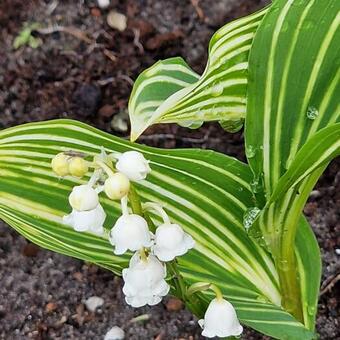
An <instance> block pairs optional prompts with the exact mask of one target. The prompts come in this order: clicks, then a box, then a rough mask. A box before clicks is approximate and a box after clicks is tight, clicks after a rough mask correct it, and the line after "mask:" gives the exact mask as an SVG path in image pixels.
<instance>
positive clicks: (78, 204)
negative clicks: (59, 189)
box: [68, 184, 99, 211]
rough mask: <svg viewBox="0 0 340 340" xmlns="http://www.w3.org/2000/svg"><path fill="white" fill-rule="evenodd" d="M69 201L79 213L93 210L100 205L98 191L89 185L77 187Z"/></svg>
mask: <svg viewBox="0 0 340 340" xmlns="http://www.w3.org/2000/svg"><path fill="white" fill-rule="evenodd" d="M68 200H69V202H70V205H71V207H72V208H73V209H76V210H78V211H86V210H92V209H94V208H96V207H97V205H98V203H99V198H98V194H97V192H96V190H94V189H93V188H92V186H91V185H89V184H83V185H78V186H75V187H74V188H73V189H72V192H71V194H70V196H69V198H68Z"/></svg>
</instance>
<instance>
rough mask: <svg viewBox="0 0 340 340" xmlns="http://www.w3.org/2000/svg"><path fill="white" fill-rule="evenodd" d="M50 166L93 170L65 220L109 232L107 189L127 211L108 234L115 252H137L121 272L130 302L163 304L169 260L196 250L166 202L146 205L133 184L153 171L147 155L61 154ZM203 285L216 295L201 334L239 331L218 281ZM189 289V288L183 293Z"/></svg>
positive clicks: (78, 172) (75, 192) (63, 172)
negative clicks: (173, 220)
mask: <svg viewBox="0 0 340 340" xmlns="http://www.w3.org/2000/svg"><path fill="white" fill-rule="evenodd" d="M51 165H52V169H53V171H54V172H55V173H56V174H57V175H58V176H67V175H72V176H76V177H82V176H84V175H85V174H86V173H87V172H88V170H89V168H93V169H94V171H93V173H92V175H91V177H90V179H89V181H88V182H87V183H86V184H82V185H78V186H75V187H74V188H73V189H72V192H71V193H70V195H69V203H70V206H71V208H72V211H71V213H70V214H68V215H66V216H64V217H63V222H64V223H65V224H67V225H70V226H71V227H73V228H74V230H76V231H79V232H92V233H95V234H98V235H105V230H104V222H105V219H106V213H105V211H104V209H103V207H102V205H101V204H100V201H99V194H100V193H101V192H105V194H106V196H107V197H108V198H109V199H110V200H120V204H121V211H122V214H121V216H120V217H119V218H118V219H117V220H116V222H115V224H114V226H113V227H112V229H111V230H110V232H109V234H108V235H107V236H108V239H109V241H110V243H111V244H112V246H113V247H114V250H113V251H114V253H115V254H116V255H122V254H125V253H126V252H127V251H131V252H134V254H133V256H132V257H131V259H130V262H129V267H128V268H125V269H123V272H122V275H123V279H124V286H123V293H124V294H125V300H126V302H127V303H128V304H129V305H131V306H133V307H141V306H145V305H150V306H152V305H155V304H157V303H159V302H160V301H161V300H162V298H163V297H164V296H166V295H167V294H168V293H169V290H170V286H169V284H168V283H167V263H169V268H173V266H176V261H175V259H176V257H178V256H182V255H184V254H185V253H186V252H188V250H190V249H192V248H193V247H194V245H195V241H194V240H193V238H192V237H191V236H190V235H189V234H187V233H186V232H185V231H184V230H183V229H182V227H181V226H180V225H178V224H175V223H171V221H170V218H169V216H168V214H167V213H166V211H165V210H164V209H163V207H162V206H161V205H159V204H157V203H153V202H147V203H145V204H143V205H142V204H141V202H140V200H139V197H138V194H137V192H136V190H135V189H134V187H133V182H140V181H143V180H145V179H146V177H147V175H148V174H149V173H150V172H151V169H150V166H149V162H148V161H147V160H146V159H145V158H144V156H143V154H141V153H140V152H137V151H127V152H125V153H123V154H120V155H118V156H116V155H114V154H112V155H107V154H106V153H105V151H102V152H101V154H100V155H97V156H95V157H94V159H93V162H88V161H86V160H85V157H84V155H81V154H76V153H74V152H69V153H59V154H57V155H56V156H55V157H54V158H53V159H52V164H51ZM129 201H131V202H130V203H131V207H133V206H134V205H133V204H132V202H134V204H135V203H136V202H138V203H137V205H138V207H139V209H137V210H138V211H136V206H134V209H132V211H130V209H129ZM150 211H151V212H153V213H154V214H156V215H158V216H159V217H160V218H161V219H162V223H160V224H159V225H158V226H155V225H154V222H153V220H152V219H151V218H150V216H149V212H150ZM173 274H174V273H173ZM177 279H178V278H177ZM204 286H205V287H208V288H209V287H210V288H211V287H213V288H212V289H213V290H214V291H215V292H216V299H213V300H212V301H211V303H210V305H209V306H208V309H207V310H206V313H205V316H204V319H202V320H200V321H199V324H200V325H201V327H202V328H203V332H202V334H203V335H204V336H206V337H215V336H220V337H226V336H231V335H234V336H238V335H240V334H241V333H242V326H241V325H240V324H239V321H238V319H237V316H236V312H235V310H234V308H233V306H232V305H231V304H230V303H229V302H228V301H226V300H224V299H223V298H222V294H221V292H220V291H219V289H218V288H217V287H216V286H215V285H211V284H208V285H206V284H204ZM189 290H190V288H189ZM189 290H187V289H186V288H185V292H184V294H186V293H187V292H188V291H189ZM182 293H183V292H182ZM188 296H189V295H188Z"/></svg>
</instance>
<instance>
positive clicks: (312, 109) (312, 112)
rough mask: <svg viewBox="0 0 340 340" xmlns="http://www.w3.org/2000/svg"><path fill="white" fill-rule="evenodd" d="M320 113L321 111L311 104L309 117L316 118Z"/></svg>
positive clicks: (308, 111) (308, 112)
mask: <svg viewBox="0 0 340 340" xmlns="http://www.w3.org/2000/svg"><path fill="white" fill-rule="evenodd" d="M318 115H319V111H318V110H317V109H316V108H315V107H314V106H310V107H309V108H308V110H307V118H308V119H311V120H314V119H316V117H317V116H318Z"/></svg>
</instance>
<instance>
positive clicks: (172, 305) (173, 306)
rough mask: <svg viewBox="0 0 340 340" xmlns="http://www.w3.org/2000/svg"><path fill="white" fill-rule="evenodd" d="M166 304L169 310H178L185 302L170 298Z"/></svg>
mask: <svg viewBox="0 0 340 340" xmlns="http://www.w3.org/2000/svg"><path fill="white" fill-rule="evenodd" d="M165 306H166V309H167V310H168V311H169V312H178V311H179V310H181V309H182V308H183V302H182V301H181V300H180V299H176V298H170V299H169V301H168V302H167V303H166V305H165Z"/></svg>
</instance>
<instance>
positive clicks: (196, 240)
mask: <svg viewBox="0 0 340 340" xmlns="http://www.w3.org/2000/svg"><path fill="white" fill-rule="evenodd" d="M339 25H340V2H339V1H337V0H276V1H273V3H272V5H270V6H268V7H267V8H265V9H263V10H261V11H259V12H257V13H254V14H252V15H250V16H248V17H245V18H241V19H239V20H236V21H234V22H231V23H229V24H227V25H226V26H224V27H222V28H221V29H220V30H218V31H217V32H216V33H215V34H214V36H213V37H212V39H211V42H210V45H209V60H208V63H207V66H206V70H205V72H204V73H203V75H201V76H200V75H198V74H196V73H195V72H194V71H193V70H191V69H190V67H189V66H188V65H187V64H186V63H185V62H184V61H183V59H181V58H170V59H167V60H163V61H160V62H158V63H156V64H155V65H153V66H151V67H150V68H149V69H147V70H145V71H144V72H143V73H142V74H141V75H140V76H139V77H138V78H137V79H136V81H135V84H134V87H133V90H132V93H131V97H130V101H129V114H130V120H131V139H132V141H135V140H136V139H137V138H138V137H139V136H140V135H141V134H142V133H143V132H144V130H145V129H147V128H148V127H149V126H150V125H152V124H156V123H177V124H179V125H181V126H185V127H189V128H198V127H200V126H201V125H202V124H203V123H204V122H206V121H218V122H219V123H220V125H221V128H224V129H225V130H227V131H229V132H235V131H238V130H240V129H241V128H242V127H243V125H244V127H245V128H244V137H245V154H246V157H247V164H246V163H243V162H241V161H239V160H237V159H235V158H232V157H228V156H226V155H223V154H219V153H216V152H212V151H206V150H198V149H186V150H184V149H182V150H162V149H155V148H150V147H146V146H143V145H139V144H137V143H132V142H127V141H124V140H123V139H120V138H117V137H114V136H112V135H109V134H106V133H103V132H101V131H99V130H96V129H94V128H92V127H90V126H88V125H85V124H82V123H79V122H76V121H70V120H55V121H49V122H40V123H32V124H26V125H22V126H17V127H14V128H9V129H6V130H2V131H1V132H0V171H1V177H0V217H1V218H2V219H3V220H4V221H6V222H7V223H8V224H9V225H11V226H12V227H13V228H15V229H16V230H17V231H18V232H19V233H21V234H22V235H24V236H25V237H26V238H28V239H29V240H31V241H32V242H35V243H37V244H39V245H40V246H42V247H45V248H48V249H51V250H54V251H57V252H60V253H62V254H66V255H70V256H74V257H77V258H80V259H83V260H86V261H89V262H93V263H95V264H97V265H99V266H102V267H104V268H106V269H108V270H110V271H112V272H113V273H115V274H118V275H122V276H123V280H124V286H123V293H124V295H125V300H126V303H127V304H129V305H131V306H133V307H140V306H144V305H155V304H157V303H159V302H161V300H162V299H163V297H164V296H166V295H167V294H172V295H175V296H177V297H179V298H181V299H182V300H183V301H184V303H185V305H186V306H187V308H188V309H190V310H191V311H192V312H193V313H194V314H195V315H196V316H197V317H198V318H199V324H200V325H201V327H202V334H203V335H204V336H207V337H214V336H218V337H228V336H240V335H241V334H242V330H243V326H241V325H246V326H248V327H251V328H253V329H255V330H257V331H259V332H262V333H263V334H266V335H269V336H271V337H272V338H277V339H293V340H294V339H299V340H301V339H302V340H304V339H314V338H316V337H317V335H316V333H315V317H316V313H317V301H318V295H319V286H320V275H321V263H320V262H321V261H320V253H319V248H318V245H317V242H316V240H315V237H314V234H313V232H312V230H311V227H310V225H309V223H308V221H307V220H306V218H305V217H304V215H303V207H304V205H305V203H306V201H307V199H308V197H309V194H310V192H311V190H312V189H313V187H314V185H315V184H316V182H317V180H318V179H319V177H320V176H321V174H322V172H323V171H324V169H325V168H326V167H327V165H328V164H329V162H330V161H331V160H332V159H333V158H334V157H336V156H338V155H339V154H340V123H339V121H340V106H339V93H340V83H339V81H340V73H339V69H340V67H339V66H340V65H339V63H340V55H339V48H338V46H339V42H340V29H339Z"/></svg>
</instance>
